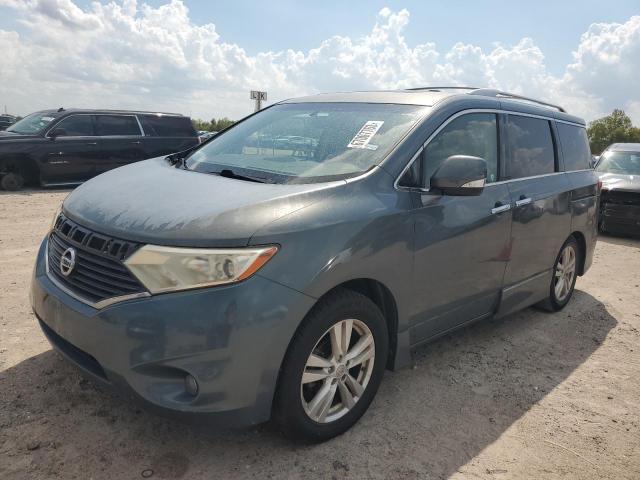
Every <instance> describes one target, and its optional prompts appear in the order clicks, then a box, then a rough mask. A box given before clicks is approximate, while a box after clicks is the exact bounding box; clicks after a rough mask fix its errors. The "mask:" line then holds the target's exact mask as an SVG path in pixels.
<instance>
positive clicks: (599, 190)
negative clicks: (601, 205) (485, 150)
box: [598, 179, 602, 193]
mask: <svg viewBox="0 0 640 480" xmlns="http://www.w3.org/2000/svg"><path fill="white" fill-rule="evenodd" d="M601 191H602V180H600V179H598V193H600V192H601Z"/></svg>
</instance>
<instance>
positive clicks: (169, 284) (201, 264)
mask: <svg viewBox="0 0 640 480" xmlns="http://www.w3.org/2000/svg"><path fill="white" fill-rule="evenodd" d="M277 251H278V248H277V247H256V248H238V249H204V248H175V247H162V246H158V245H145V246H144V247H142V248H141V249H140V250H138V251H137V252H135V253H134V254H133V255H131V256H130V257H129V258H128V259H127V260H126V261H125V262H124V263H125V264H126V266H127V267H128V268H129V270H131V272H132V273H133V274H134V275H135V276H136V277H137V278H138V280H140V282H142V284H143V285H144V286H145V287H146V288H147V289H148V290H149V291H150V292H151V293H161V292H168V291H173V290H186V289H190V288H199V287H208V286H212V285H221V284H224V283H233V282H240V281H241V280H244V279H246V278H249V277H250V276H251V275H253V274H254V273H256V272H257V271H258V270H259V269H260V268H262V266H263V265H264V264H265V263H267V262H268V261H269V259H270V258H271V257H273V256H274V255H275V254H276V252H277Z"/></svg>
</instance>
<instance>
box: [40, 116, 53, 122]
mask: <svg viewBox="0 0 640 480" xmlns="http://www.w3.org/2000/svg"><path fill="white" fill-rule="evenodd" d="M42 120H44V121H45V122H50V121H52V120H53V117H42Z"/></svg>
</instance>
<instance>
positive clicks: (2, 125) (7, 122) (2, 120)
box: [0, 114, 16, 131]
mask: <svg viewBox="0 0 640 480" xmlns="http://www.w3.org/2000/svg"><path fill="white" fill-rule="evenodd" d="M14 123H16V117H14V116H13V115H6V114H5V115H0V131H2V130H6V129H7V128H8V127H10V126H11V125H13V124H14Z"/></svg>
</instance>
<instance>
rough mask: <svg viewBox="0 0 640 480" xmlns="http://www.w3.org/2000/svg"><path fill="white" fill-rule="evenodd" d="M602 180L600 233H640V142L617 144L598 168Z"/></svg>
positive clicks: (599, 161) (608, 151) (602, 157)
mask: <svg viewBox="0 0 640 480" xmlns="http://www.w3.org/2000/svg"><path fill="white" fill-rule="evenodd" d="M596 171H597V172H598V174H600V180H601V181H602V192H601V194H600V221H599V226H600V230H601V231H603V232H605V231H606V232H611V233H622V234H632V235H638V234H640V143H614V144H613V145H611V146H609V147H607V149H606V150H605V151H604V152H602V155H600V158H599V160H598V164H597V165H596Z"/></svg>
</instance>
